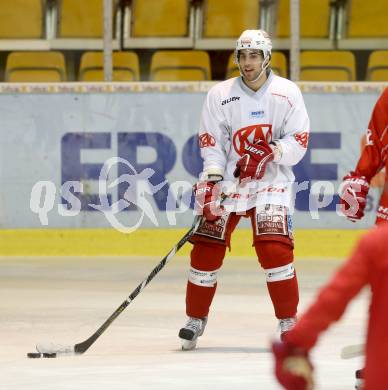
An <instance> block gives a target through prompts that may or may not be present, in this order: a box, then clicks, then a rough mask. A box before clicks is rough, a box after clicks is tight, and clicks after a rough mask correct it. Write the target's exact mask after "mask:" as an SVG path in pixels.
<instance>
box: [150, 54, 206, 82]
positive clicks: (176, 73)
mask: <svg viewBox="0 0 388 390" xmlns="http://www.w3.org/2000/svg"><path fill="white" fill-rule="evenodd" d="M210 78H211V70H210V58H209V55H208V53H207V52H205V51H201V50H177V51H173V50H160V51H157V52H155V53H154V54H153V56H152V59H151V72H150V79H151V80H152V81H201V80H210Z"/></svg>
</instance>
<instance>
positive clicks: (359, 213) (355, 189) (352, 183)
mask: <svg viewBox="0 0 388 390" xmlns="http://www.w3.org/2000/svg"><path fill="white" fill-rule="evenodd" d="M368 191H369V183H368V181H367V180H366V177H365V176H361V175H358V174H356V173H355V172H350V173H349V174H347V175H346V176H345V177H344V178H343V182H342V185H341V194H340V196H341V198H340V204H341V211H342V212H343V213H344V214H345V216H346V217H347V218H348V219H349V220H350V221H352V222H356V221H358V220H360V219H361V218H362V217H363V216H364V210H365V206H366V196H367V195H368Z"/></svg>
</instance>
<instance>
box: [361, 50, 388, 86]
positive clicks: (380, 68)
mask: <svg viewBox="0 0 388 390" xmlns="http://www.w3.org/2000/svg"><path fill="white" fill-rule="evenodd" d="M366 79H367V80H368V81H388V50H378V51H374V52H372V53H371V54H370V55H369V59H368V68H367V73H366Z"/></svg>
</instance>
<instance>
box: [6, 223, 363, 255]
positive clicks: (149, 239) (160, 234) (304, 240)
mask: <svg viewBox="0 0 388 390" xmlns="http://www.w3.org/2000/svg"><path fill="white" fill-rule="evenodd" d="M186 231H187V230H186V229H141V230H138V231H136V232H133V233H131V234H123V233H120V232H117V231H116V230H113V229H17V230H0V256H156V257H160V258H162V257H164V256H165V255H166V254H167V253H168V252H169V251H170V249H171V248H172V247H173V246H174V245H175V244H176V243H177V242H178V241H179V239H180V238H181V237H182V236H183V235H184V234H185V233H186ZM364 232H365V230H332V229H330V230H296V231H295V232H294V234H295V255H296V257H297V258H306V257H308V258H314V257H315V258H322V257H325V258H343V257H346V256H348V255H349V254H350V252H351V250H352V248H353V246H354V244H355V243H356V241H357V240H358V239H359V237H360V236H361V235H362V234H363V233H364ZM251 234H252V233H251V231H250V230H249V229H238V230H236V231H235V232H234V233H233V238H232V251H231V252H230V255H231V256H237V257H250V256H255V252H254V249H253V248H252V236H251ZM190 248H191V245H190V244H187V245H185V246H184V247H183V248H182V249H181V251H180V252H179V255H187V254H188V253H189V251H190Z"/></svg>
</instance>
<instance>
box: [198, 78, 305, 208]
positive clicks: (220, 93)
mask: <svg viewBox="0 0 388 390" xmlns="http://www.w3.org/2000/svg"><path fill="white" fill-rule="evenodd" d="M309 130H310V121H309V118H308V115H307V111H306V107H305V104H304V101H303V97H302V94H301V92H300V90H299V88H298V86H297V85H296V84H295V83H293V82H292V81H290V80H287V79H284V78H282V77H279V76H276V75H275V74H274V73H272V72H271V73H270V74H269V76H268V79H267V80H266V82H265V83H264V84H263V85H262V87H261V88H260V89H259V90H258V91H257V92H254V91H253V90H251V89H250V88H248V87H247V86H246V85H245V84H244V82H243V81H242V78H241V77H235V78H232V79H229V80H226V81H223V82H220V83H218V84H217V85H215V86H214V87H212V88H211V89H210V91H209V92H208V94H207V97H206V101H205V103H204V106H203V109H202V116H201V123H200V130H199V146H200V150H201V156H202V158H203V160H204V174H205V175H206V174H209V173H217V174H221V175H222V176H223V178H224V182H223V183H222V186H223V189H224V190H225V189H226V190H227V191H228V192H229V191H230V189H231V188H232V189H233V190H232V194H231V195H230V196H229V197H228V199H227V200H226V201H225V202H224V205H225V206H226V208H227V209H228V210H229V211H237V212H239V211H244V210H249V209H251V208H252V207H255V206H256V205H260V204H267V203H269V204H275V205H283V206H286V207H288V208H291V209H292V208H293V205H294V195H293V183H294V181H295V176H294V174H293V172H292V168H291V167H292V166H293V165H295V164H297V163H298V162H299V161H300V160H301V159H302V157H303V156H304V154H305V152H306V150H307V144H308V135H309ZM258 139H263V140H265V141H266V142H268V143H269V142H274V143H275V144H276V145H277V149H278V150H280V151H281V153H280V154H276V157H275V160H274V161H273V162H270V163H269V164H268V165H267V167H266V171H265V175H264V177H263V178H262V179H261V180H260V181H252V182H251V183H249V185H246V186H244V187H241V186H239V185H238V179H235V178H234V177H233V172H234V170H235V167H236V163H237V161H238V160H239V159H240V157H241V156H242V154H243V150H244V143H245V142H246V141H247V140H249V141H250V142H253V141H256V140H258Z"/></svg>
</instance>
